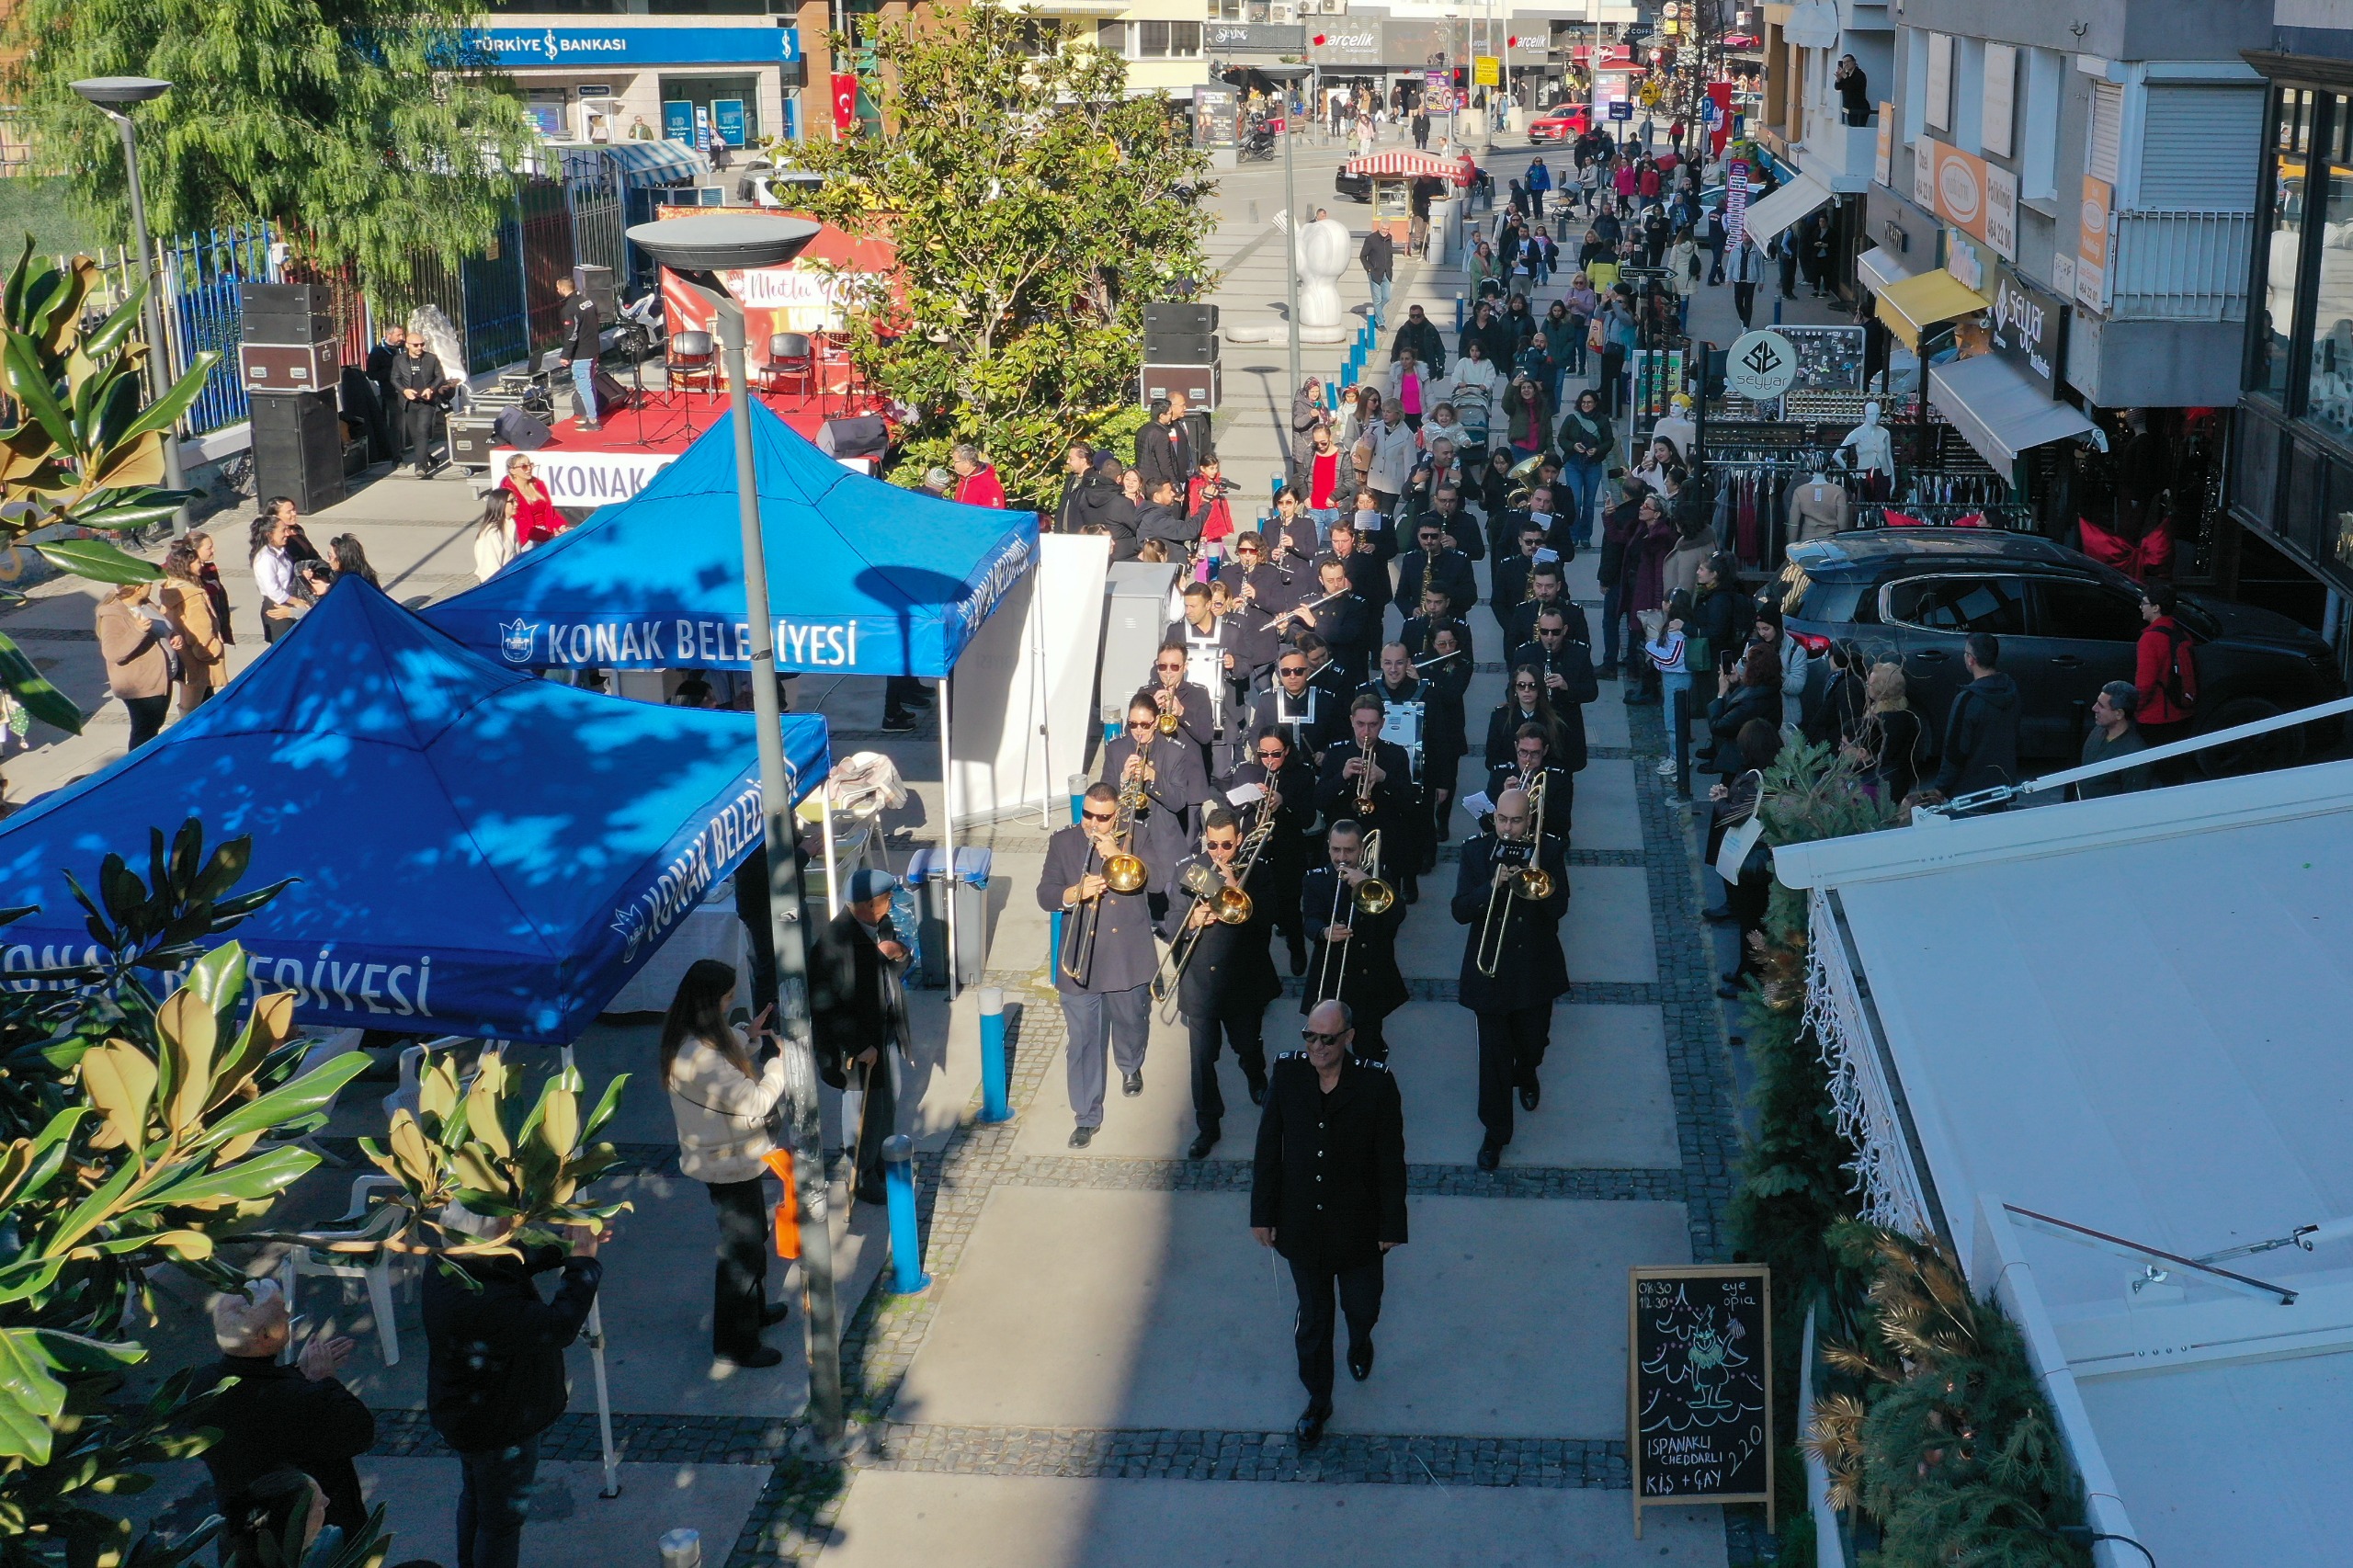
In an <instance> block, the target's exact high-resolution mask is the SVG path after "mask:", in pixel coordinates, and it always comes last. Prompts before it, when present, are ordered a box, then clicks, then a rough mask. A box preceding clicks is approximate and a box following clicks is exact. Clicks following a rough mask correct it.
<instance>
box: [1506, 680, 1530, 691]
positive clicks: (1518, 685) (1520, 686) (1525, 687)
mask: <svg viewBox="0 0 2353 1568" xmlns="http://www.w3.org/2000/svg"><path fill="white" fill-rule="evenodd" d="M1511 685H1512V689H1513V690H1514V691H1534V690H1535V689H1536V683H1535V682H1534V681H1532V680H1516V681H1514V682H1512V683H1511Z"/></svg>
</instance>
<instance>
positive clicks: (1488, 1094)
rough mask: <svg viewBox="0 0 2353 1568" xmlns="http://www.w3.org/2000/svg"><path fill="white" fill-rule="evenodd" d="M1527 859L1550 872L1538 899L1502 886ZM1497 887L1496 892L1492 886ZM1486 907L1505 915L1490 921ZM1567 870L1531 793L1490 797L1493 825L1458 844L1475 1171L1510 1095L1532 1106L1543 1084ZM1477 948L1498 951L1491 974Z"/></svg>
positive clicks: (1504, 1139) (1498, 1155)
mask: <svg viewBox="0 0 2353 1568" xmlns="http://www.w3.org/2000/svg"><path fill="white" fill-rule="evenodd" d="M1531 859H1532V861H1533V863H1534V864H1535V865H1537V866H1538V867H1540V869H1542V870H1543V871H1544V873H1545V874H1546V875H1547V876H1549V877H1550V878H1551V879H1552V886H1551V887H1550V888H1549V889H1547V890H1546V891H1545V893H1544V896H1543V897H1542V898H1535V899H1530V898H1522V897H1521V896H1520V895H1519V893H1518V891H1516V889H1514V888H1512V887H1506V885H1505V884H1506V882H1507V881H1511V880H1512V879H1514V878H1515V877H1516V876H1517V875H1518V872H1519V871H1520V870H1521V869H1523V868H1525V867H1527V866H1528V865H1529V864H1530V862H1531ZM1498 888H1501V889H1502V890H1503V891H1502V892H1501V894H1500V895H1498V894H1497V892H1496V890H1497V889H1498ZM1490 905H1492V906H1493V908H1494V911H1495V919H1496V920H1498V921H1500V922H1502V925H1503V929H1502V930H1501V931H1500V932H1491V931H1489V930H1488V928H1487V920H1488V910H1489V907H1490ZM1568 907H1569V868H1568V863H1567V860H1566V858H1565V857H1563V854H1562V853H1561V846H1560V842H1559V840H1557V839H1550V838H1540V837H1537V836H1536V835H1534V831H1533V825H1532V824H1530V822H1529V809H1528V797H1527V796H1526V795H1523V794H1521V793H1520V792H1519V791H1518V790H1505V791H1504V792H1503V794H1502V795H1501V796H1500V797H1498V798H1497V800H1496V801H1495V828H1494V831H1493V832H1492V833H1485V834H1482V835H1479V836H1478V837H1476V838H1473V839H1472V840H1470V841H1469V842H1468V843H1466V844H1464V845H1463V846H1462V860H1461V870H1460V872H1459V873H1458V874H1457V876H1456V878H1455V883H1454V918H1455V919H1456V920H1457V921H1458V922H1460V923H1461V924H1462V925H1464V926H1469V927H1470V930H1469V932H1468V933H1467V934H1466V937H1465V940H1464V942H1463V944H1462V972H1461V981H1460V986H1461V989H1460V993H1459V994H1460V997H1461V1003H1462V1005H1463V1006H1466V1007H1468V1008H1470V1009H1471V1011H1472V1013H1473V1014H1475V1015H1477V1017H1478V1019H1479V1124H1480V1125H1481V1126H1482V1127H1483V1128H1485V1129H1486V1133H1487V1135H1486V1138H1485V1139H1484V1140H1483V1142H1481V1143H1480V1145H1479V1168H1480V1169H1481V1170H1483V1171H1491V1170H1494V1169H1495V1165H1496V1164H1497V1163H1498V1162H1499V1161H1500V1160H1501V1159H1502V1158H1503V1150H1504V1145H1505V1144H1506V1143H1508V1142H1511V1133H1512V1107H1511V1101H1512V1094H1513V1091H1514V1090H1518V1095H1519V1103H1520V1105H1521V1107H1522V1108H1525V1109H1528V1110H1534V1109H1535V1108H1536V1104H1537V1101H1538V1099H1539V1098H1540V1097H1541V1096H1542V1093H1543V1090H1542V1085H1540V1084H1539V1083H1538V1082H1537V1078H1536V1071H1537V1069H1538V1068H1540V1067H1541V1066H1542V1065H1543V1064H1544V1051H1545V1048H1546V1047H1548V1046H1549V1045H1551V1044H1552V1003H1553V1000H1554V999H1555V998H1556V997H1559V996H1561V995H1563V994H1565V993H1566V992H1567V991H1568V989H1569V971H1568V961H1567V960H1565V959H1564V958H1563V957H1562V954H1561V916H1562V915H1565V914H1566V913H1568ZM1483 948H1484V949H1485V950H1486V951H1487V952H1489V953H1492V954H1495V955H1496V957H1495V961H1494V969H1495V973H1493V974H1492V975H1490V974H1484V973H1482V972H1481V971H1480V962H1479V960H1480V956H1481V951H1482V949H1483Z"/></svg>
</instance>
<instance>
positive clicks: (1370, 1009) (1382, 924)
mask: <svg viewBox="0 0 2353 1568" xmlns="http://www.w3.org/2000/svg"><path fill="white" fill-rule="evenodd" d="M1383 836H1384V837H1385V836H1386V835H1383ZM1324 842H1325V844H1326V845H1327V846H1328V851H1327V852H1328V854H1329V855H1330V859H1329V861H1328V862H1327V863H1325V864H1324V865H1321V866H1317V867H1315V868H1314V869H1313V870H1311V871H1309V872H1308V873H1307V876H1306V879H1305V880H1304V881H1302V883H1301V885H1300V894H1299V899H1300V917H1301V919H1302V920H1303V921H1304V922H1305V923H1306V926H1307V935H1308V939H1309V940H1311V941H1313V943H1314V944H1315V958H1314V960H1313V962H1312V963H1311V964H1310V965H1309V966H1308V971H1307V990H1306V992H1305V994H1302V996H1301V997H1300V1001H1299V1010H1300V1011H1301V1012H1302V1013H1308V1012H1313V1011H1314V1009H1315V1005H1316V1004H1317V1003H1318V1002H1329V1001H1333V1000H1338V1001H1342V1002H1345V1003H1347V1005H1348V1012H1349V1013H1350V1015H1351V1016H1352V1017H1354V1018H1355V1020H1356V1031H1357V1045H1356V1050H1357V1054H1358V1056H1360V1057H1362V1058H1364V1060H1366V1061H1367V1062H1386V1061H1388V1060H1389V1042H1388V1041H1387V1040H1385V1039H1383V1038H1382V1033H1381V1026H1382V1023H1383V1021H1384V1020H1385V1019H1387V1018H1388V1017H1389V1015H1390V1014H1392V1013H1393V1012H1395V1011H1396V1010H1397V1009H1398V1008H1400V1007H1402V1006H1404V1005H1405V1003H1406V1000H1407V992H1406V990H1405V977H1404V974H1403V973H1402V972H1401V971H1399V970H1398V968H1397V932H1398V930H1399V928H1400V927H1402V926H1404V924H1405V901H1404V899H1402V898H1392V899H1391V900H1390V902H1389V907H1388V908H1386V909H1382V910H1378V911H1374V910H1366V909H1359V908H1358V907H1357V902H1356V900H1357V889H1358V888H1360V887H1362V886H1363V885H1364V884H1365V883H1366V882H1367V881H1370V880H1371V879H1372V878H1374V877H1375V876H1379V877H1381V878H1382V880H1384V881H1386V879H1387V874H1388V873H1387V870H1386V869H1385V868H1383V867H1379V866H1360V865H1358V861H1359V860H1360V859H1362V858H1363V855H1364V843H1365V835H1364V832H1363V830H1362V829H1361V828H1359V827H1358V825H1357V824H1355V823H1354V822H1336V823H1334V824H1332V829H1331V832H1330V833H1329V834H1328V835H1325V839H1324ZM1344 890H1345V891H1344Z"/></svg>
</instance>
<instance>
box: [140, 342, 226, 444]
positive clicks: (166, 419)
mask: <svg viewBox="0 0 2353 1568" xmlns="http://www.w3.org/2000/svg"><path fill="white" fill-rule="evenodd" d="M220 362H221V351H220V350H219V349H217V348H208V349H206V350H205V351H204V352H203V353H201V354H199V355H198V356H197V357H196V358H193V359H191V360H189V361H188V371H187V373H186V374H184V375H183V376H181V377H180V379H179V380H178V381H176V382H174V383H173V384H172V389H171V391H169V392H165V394H164V395H163V396H162V397H159V398H157V399H156V400H155V401H154V402H153V403H149V404H148V405H147V406H146V407H145V408H144V409H142V410H141V411H140V415H139V417H138V418H137V419H135V420H133V421H131V425H130V426H129V427H128V428H126V429H124V430H122V431H121V432H119V434H117V435H116V436H115V437H114V439H115V440H116V441H117V442H123V441H129V440H132V439H134V438H136V437H141V436H144V435H146V434H148V433H149V432H150V431H163V430H168V429H170V428H171V427H172V426H175V425H176V424H178V423H179V417H180V415H183V414H186V413H187V412H188V410H189V409H190V408H192V407H194V406H195V404H196V400H197V399H198V398H199V397H200V396H202V395H203V392H204V383H205V381H207V380H208V379H210V376H211V374H212V367H213V366H215V365H217V364H219V363H220Z"/></svg>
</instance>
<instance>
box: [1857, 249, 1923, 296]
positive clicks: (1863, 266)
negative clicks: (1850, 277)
mask: <svg viewBox="0 0 2353 1568" xmlns="http://www.w3.org/2000/svg"><path fill="white" fill-rule="evenodd" d="M1915 276H1917V275H1916V274H1915V273H1914V272H1913V270H1912V269H1911V268H1910V267H1906V266H1904V258H1903V257H1902V256H1898V255H1896V254H1895V253H1894V252H1893V251H1892V250H1887V249H1885V248H1883V247H1881V246H1879V245H1873V246H1871V248H1870V249H1869V250H1867V251H1865V252H1864V253H1863V254H1862V255H1860V256H1857V257H1856V258H1855V280H1856V281H1857V282H1859V283H1860V284H1861V285H1862V286H1863V287H1864V288H1866V289H1868V290H1870V291H1871V292H1872V293H1874V294H1884V293H1886V292H1887V291H1888V290H1890V289H1892V288H1893V287H1894V286H1895V285H1896V284H1898V283H1901V282H1903V281H1904V279H1905V278H1912V277H1915Z"/></svg>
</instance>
